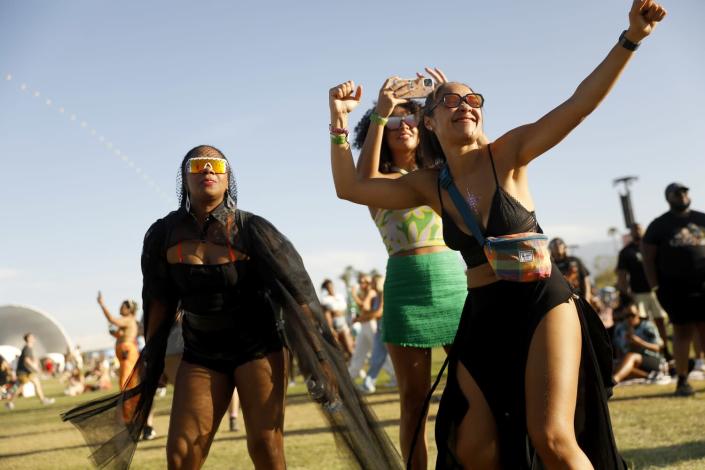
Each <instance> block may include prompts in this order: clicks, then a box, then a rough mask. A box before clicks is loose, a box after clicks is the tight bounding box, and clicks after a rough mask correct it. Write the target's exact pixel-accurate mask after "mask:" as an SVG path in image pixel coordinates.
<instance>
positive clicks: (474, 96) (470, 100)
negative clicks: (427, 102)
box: [431, 93, 485, 111]
mask: <svg viewBox="0 0 705 470" xmlns="http://www.w3.org/2000/svg"><path fill="white" fill-rule="evenodd" d="M463 101H465V102H466V103H467V104H468V106H470V107H471V108H482V105H483V104H485V98H484V97H483V96H482V95H481V94H479V93H468V94H467V95H465V96H462V95H461V94H460V93H446V94H445V95H443V96H442V97H441V99H440V100H439V101H438V102H437V103H436V104H435V105H433V108H431V111H433V110H434V109H436V108H437V107H438V105H439V104H441V103H443V105H444V106H445V107H446V108H449V109H455V108H457V107H458V106H460V104H461V103H462V102H463Z"/></svg>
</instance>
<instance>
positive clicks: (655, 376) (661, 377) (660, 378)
mask: <svg viewBox="0 0 705 470" xmlns="http://www.w3.org/2000/svg"><path fill="white" fill-rule="evenodd" d="M646 381H647V382H648V383H650V384H656V385H667V384H669V383H671V377H669V376H668V375H666V374H664V373H663V372H661V371H660V370H652V371H651V372H649V376H648V377H647V378H646Z"/></svg>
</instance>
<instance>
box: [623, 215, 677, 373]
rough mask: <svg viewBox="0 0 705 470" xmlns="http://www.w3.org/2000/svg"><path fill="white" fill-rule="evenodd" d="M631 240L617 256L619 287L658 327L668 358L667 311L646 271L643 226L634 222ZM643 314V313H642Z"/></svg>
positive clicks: (630, 231)
mask: <svg viewBox="0 0 705 470" xmlns="http://www.w3.org/2000/svg"><path fill="white" fill-rule="evenodd" d="M629 233H630V240H629V243H627V244H626V245H625V246H624V248H622V249H621V250H620V252H619V256H618V257H617V269H616V271H617V289H619V291H620V292H621V293H622V295H623V296H624V294H628V295H632V296H633V298H634V301H635V302H636V304H637V307H638V308H639V312H640V314H641V313H643V314H645V315H646V316H647V318H648V319H649V320H651V321H652V322H653V323H654V324H655V325H656V328H658V332H659V335H660V337H661V339H662V340H663V353H664V356H665V358H666V359H667V360H670V357H671V354H670V352H669V350H668V341H667V340H668V334H667V333H666V313H665V312H664V311H663V308H661V304H659V302H658V299H657V298H656V295H655V294H654V293H653V292H651V287H650V286H649V281H647V280H646V273H644V257H643V256H642V254H641V240H642V238H643V236H644V229H643V227H642V226H641V225H640V224H638V223H634V224H632V226H631V227H630V229H629ZM641 316H643V315H641Z"/></svg>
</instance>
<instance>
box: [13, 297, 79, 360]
mask: <svg viewBox="0 0 705 470" xmlns="http://www.w3.org/2000/svg"><path fill="white" fill-rule="evenodd" d="M0 325H2V326H1V327H0V345H8V346H14V347H16V348H20V349H21V348H22V346H24V339H23V338H22V337H23V336H24V335H25V333H32V334H33V335H34V337H35V338H36V343H35V345H34V354H35V355H36V357H37V359H39V358H41V357H45V356H46V355H47V354H49V353H60V354H64V353H65V352H66V349H67V348H71V349H73V343H72V342H71V340H70V339H69V337H68V335H67V334H66V331H64V329H63V327H62V326H61V325H60V324H59V323H58V322H57V321H56V320H54V319H53V318H52V317H51V316H50V315H49V314H48V313H46V312H43V311H41V310H39V309H36V308H33V307H28V306H25V305H3V306H0Z"/></svg>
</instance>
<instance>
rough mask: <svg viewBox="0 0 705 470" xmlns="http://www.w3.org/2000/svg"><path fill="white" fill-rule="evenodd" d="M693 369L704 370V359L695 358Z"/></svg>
mask: <svg viewBox="0 0 705 470" xmlns="http://www.w3.org/2000/svg"><path fill="white" fill-rule="evenodd" d="M693 370H697V371H700V372H705V361H703V360H702V359H696V360H695V366H694V367H693Z"/></svg>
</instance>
